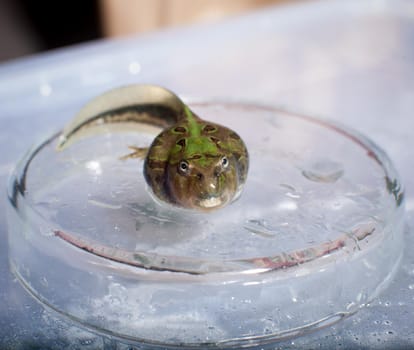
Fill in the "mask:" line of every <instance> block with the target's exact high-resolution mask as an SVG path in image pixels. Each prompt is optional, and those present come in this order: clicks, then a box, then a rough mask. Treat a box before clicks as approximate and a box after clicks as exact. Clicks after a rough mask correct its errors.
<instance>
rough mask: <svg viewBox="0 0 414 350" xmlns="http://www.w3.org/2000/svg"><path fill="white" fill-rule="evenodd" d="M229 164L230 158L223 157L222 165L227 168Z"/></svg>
mask: <svg viewBox="0 0 414 350" xmlns="http://www.w3.org/2000/svg"><path fill="white" fill-rule="evenodd" d="M228 165H229V160H228V159H227V157H223V158H221V166H222V167H223V168H224V169H225V168H227V166H228Z"/></svg>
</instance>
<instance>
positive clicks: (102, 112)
mask: <svg viewBox="0 0 414 350" xmlns="http://www.w3.org/2000/svg"><path fill="white" fill-rule="evenodd" d="M184 110H185V104H184V102H183V101H182V100H181V99H180V98H179V97H178V96H177V95H175V94H174V93H173V92H171V91H169V90H167V89H165V88H163V87H160V86H156V85H129V86H124V87H120V88H117V89H114V90H111V91H108V92H106V93H104V94H102V95H99V96H97V97H95V98H94V99H92V100H91V101H90V102H88V103H87V104H86V105H85V106H84V107H83V108H82V109H81V110H80V111H79V112H78V114H77V115H76V116H75V117H74V118H73V119H72V120H71V121H70V122H69V123H68V124H67V125H66V126H65V127H64V129H63V131H62V133H61V135H60V137H59V143H58V145H57V150H62V149H64V148H66V147H68V146H69V144H71V143H73V142H75V141H76V140H78V139H80V138H85V137H88V136H93V135H96V134H98V133H102V132H104V133H105V132H111V131H116V130H119V129H122V128H119V127H120V126H121V125H124V126H126V128H130V126H131V124H133V125H139V124H147V125H151V126H155V127H160V128H165V127H167V126H169V125H172V124H174V123H176V122H177V121H178V120H179V119H180V118H181V117H183V116H184ZM112 125H113V126H115V125H117V127H113V126H112Z"/></svg>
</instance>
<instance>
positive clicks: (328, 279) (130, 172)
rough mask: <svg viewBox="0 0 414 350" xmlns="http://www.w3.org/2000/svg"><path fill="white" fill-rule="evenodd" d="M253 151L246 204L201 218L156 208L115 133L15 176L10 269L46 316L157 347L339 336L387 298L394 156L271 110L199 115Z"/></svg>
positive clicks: (132, 139)
mask: <svg viewBox="0 0 414 350" xmlns="http://www.w3.org/2000/svg"><path fill="white" fill-rule="evenodd" d="M192 108H193V110H194V111H195V112H196V113H197V114H198V115H200V116H201V117H202V118H205V119H207V120H211V121H216V122H219V123H221V124H224V125H226V126H228V127H230V128H232V129H234V130H235V131H236V132H237V133H238V134H240V135H241V137H242V138H243V139H244V141H245V143H246V145H247V148H248V150H249V155H250V171H249V176H248V180H247V183H246V186H245V189H244V191H243V193H242V196H241V197H240V199H239V200H237V201H236V202H234V203H232V204H231V205H229V206H228V207H226V208H223V209H220V210H217V211H216V212H212V213H208V214H203V213H195V212H190V211H186V210H179V209H175V208H172V207H171V206H162V205H159V204H157V203H155V202H154V200H153V199H152V197H151V195H150V194H149V192H148V190H147V188H146V184H145V181H144V179H143V175H142V161H139V160H128V161H121V160H120V159H119V158H120V156H122V155H125V154H126V153H128V149H127V145H135V146H146V145H148V144H149V143H150V142H151V140H152V138H153V137H154V133H155V132H156V130H152V129H151V128H146V129H142V130H139V131H137V130H131V131H130V132H123V133H116V132H114V133H106V134H100V135H97V136H94V137H90V138H87V139H84V140H81V141H79V142H77V143H75V144H74V145H72V146H70V147H69V148H68V149H66V150H64V151H61V152H57V151H56V148H55V147H56V142H57V135H55V136H52V137H51V138H49V139H48V140H46V141H45V142H44V143H43V144H41V145H39V146H38V147H36V148H34V149H33V150H31V151H30V152H29V153H28V154H27V155H26V156H25V157H24V158H23V159H22V160H21V161H20V162H19V163H18V165H17V166H16V169H15V171H14V173H13V174H12V176H11V179H10V184H9V189H8V196H9V204H10V205H9V208H8V224H9V245H10V262H11V268H12V270H13V272H14V273H15V275H16V276H17V278H18V280H19V281H20V282H21V283H22V284H23V285H24V286H25V288H26V289H27V290H28V291H29V292H30V293H31V294H32V295H33V296H34V297H35V298H36V299H38V300H39V301H40V302H41V303H42V304H44V305H45V306H47V307H49V308H52V309H53V310H55V311H57V312H59V313H60V314H62V315H65V316H67V317H69V318H70V319H71V320H74V321H77V322H79V323H80V324H81V325H83V326H85V327H88V328H89V329H92V330H93V331H95V332H98V333H102V334H106V335H110V336H113V337H116V338H119V339H122V340H123V341H127V342H128V343H131V344H132V343H133V344H135V343H136V344H147V345H148V346H154V347H157V346H163V347H177V346H180V347H191V348H197V347H206V346H211V347H216V348H239V347H241V346H243V347H245V346H254V345H259V344H264V343H269V342H273V341H277V340H279V339H281V338H284V337H291V336H297V335H300V334H304V333H306V332H309V331H310V330H314V329H318V328H320V327H323V326H326V325H329V324H332V323H334V322H337V321H339V320H340V319H342V318H343V317H345V316H347V315H350V314H352V313H354V312H355V311H357V310H358V309H359V308H360V307H362V306H364V305H365V304H366V303H367V302H369V301H370V300H372V299H373V298H374V297H375V296H376V295H378V293H379V292H380V291H381V290H382V289H383V288H385V287H386V285H387V283H388V282H389V281H390V279H391V278H392V276H393V273H394V271H395V270H396V267H397V266H398V263H399V261H400V259H401V254H402V245H403V235H402V223H403V191H402V186H401V184H400V181H399V179H398V176H397V174H396V172H395V170H394V168H393V166H392V164H391V162H390V160H389V159H388V158H387V156H386V155H385V154H384V152H382V151H381V150H380V149H379V148H378V147H377V146H375V145H374V144H373V143H372V142H370V141H369V140H368V139H366V138H365V137H363V136H361V135H359V134H357V133H355V132H354V131H349V130H347V129H344V128H342V127H340V126H338V125H336V124H331V123H327V122H324V121H321V120H318V119H314V118H310V117H306V116H300V115H295V114H291V113H288V112H284V111H280V110H277V109H274V108H270V107H262V106H256V105H247V104H237V103H198V104H193V105H192Z"/></svg>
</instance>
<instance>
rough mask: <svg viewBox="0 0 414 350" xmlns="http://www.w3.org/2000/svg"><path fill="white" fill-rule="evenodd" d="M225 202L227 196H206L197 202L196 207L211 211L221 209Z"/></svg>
mask: <svg viewBox="0 0 414 350" xmlns="http://www.w3.org/2000/svg"><path fill="white" fill-rule="evenodd" d="M226 202H227V196H223V195H207V196H203V197H202V198H201V199H199V200H198V201H197V205H198V206H199V207H201V208H205V209H212V208H216V207H221V206H223V205H224V204H226Z"/></svg>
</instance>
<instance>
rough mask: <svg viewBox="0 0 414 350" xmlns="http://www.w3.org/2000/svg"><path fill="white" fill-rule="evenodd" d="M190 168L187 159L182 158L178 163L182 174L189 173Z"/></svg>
mask: <svg viewBox="0 0 414 350" xmlns="http://www.w3.org/2000/svg"><path fill="white" fill-rule="evenodd" d="M189 169H190V166H189V165H188V162H187V161H186V160H182V161H181V162H180V163H179V164H178V170H179V171H180V173H182V174H187V173H188V171H189Z"/></svg>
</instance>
